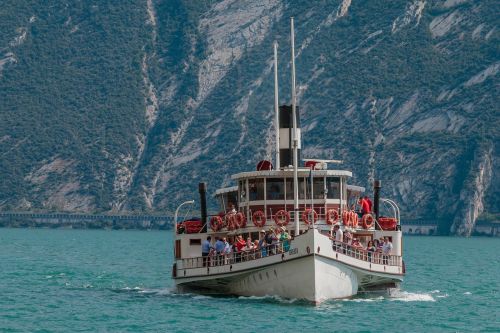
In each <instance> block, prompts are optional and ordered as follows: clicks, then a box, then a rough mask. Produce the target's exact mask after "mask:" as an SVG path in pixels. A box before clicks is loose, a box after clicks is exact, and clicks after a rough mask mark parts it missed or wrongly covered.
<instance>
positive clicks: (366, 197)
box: [365, 195, 373, 213]
mask: <svg viewBox="0 0 500 333" xmlns="http://www.w3.org/2000/svg"><path fill="white" fill-rule="evenodd" d="M365 201H366V202H367V203H368V213H371V212H372V209H373V202H372V201H371V200H370V198H369V197H368V196H367V195H365Z"/></svg>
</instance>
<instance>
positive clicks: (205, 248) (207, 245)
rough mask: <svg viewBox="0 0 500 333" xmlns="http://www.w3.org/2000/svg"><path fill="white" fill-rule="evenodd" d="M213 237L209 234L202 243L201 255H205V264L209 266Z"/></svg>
mask: <svg viewBox="0 0 500 333" xmlns="http://www.w3.org/2000/svg"><path fill="white" fill-rule="evenodd" d="M211 240H212V237H210V236H208V237H207V239H206V240H204V241H203V243H202V244H201V256H202V257H203V266H207V261H208V255H209V254H210V249H212V248H213V247H212V244H211Z"/></svg>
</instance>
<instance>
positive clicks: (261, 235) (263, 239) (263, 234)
mask: <svg viewBox="0 0 500 333" xmlns="http://www.w3.org/2000/svg"><path fill="white" fill-rule="evenodd" d="M265 242H266V231H265V230H264V229H262V230H261V231H259V249H262V248H263V247H264V245H263V243H265Z"/></svg>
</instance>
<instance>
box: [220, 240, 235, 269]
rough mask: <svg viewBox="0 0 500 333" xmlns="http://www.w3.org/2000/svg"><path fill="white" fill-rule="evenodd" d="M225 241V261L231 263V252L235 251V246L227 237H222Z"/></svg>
mask: <svg viewBox="0 0 500 333" xmlns="http://www.w3.org/2000/svg"><path fill="white" fill-rule="evenodd" d="M222 241H223V242H224V263H225V264H226V265H227V264H229V259H230V258H231V253H232V252H233V246H232V245H231V244H230V243H229V242H228V241H227V239H226V237H224V238H223V239H222Z"/></svg>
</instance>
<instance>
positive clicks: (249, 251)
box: [242, 237, 255, 260]
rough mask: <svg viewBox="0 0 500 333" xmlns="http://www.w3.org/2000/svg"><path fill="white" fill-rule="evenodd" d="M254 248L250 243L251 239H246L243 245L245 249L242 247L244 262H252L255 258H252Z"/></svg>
mask: <svg viewBox="0 0 500 333" xmlns="http://www.w3.org/2000/svg"><path fill="white" fill-rule="evenodd" d="M253 252H254V247H253V243H252V239H251V238H250V237H248V238H247V242H246V244H245V247H243V253H242V256H243V259H244V260H252V259H254V258H255V256H254V253H253Z"/></svg>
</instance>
